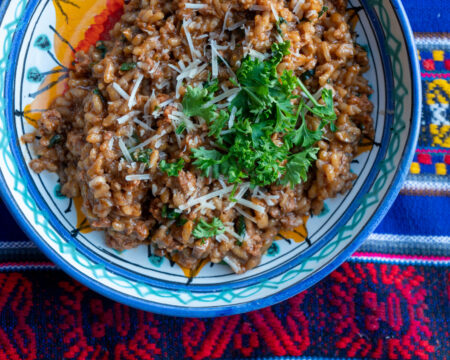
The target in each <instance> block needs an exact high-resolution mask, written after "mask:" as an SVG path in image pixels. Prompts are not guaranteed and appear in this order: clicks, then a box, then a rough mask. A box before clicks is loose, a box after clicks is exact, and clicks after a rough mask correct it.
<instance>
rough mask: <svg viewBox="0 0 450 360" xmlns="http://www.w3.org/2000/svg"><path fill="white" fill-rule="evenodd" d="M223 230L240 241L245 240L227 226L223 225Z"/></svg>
mask: <svg viewBox="0 0 450 360" xmlns="http://www.w3.org/2000/svg"><path fill="white" fill-rule="evenodd" d="M225 232H227V233H228V234H230V235H232V236H233V237H235V238H236V239H238V240H239V241H242V242H244V241H245V239H244V238H243V237H242V236H241V235H239V234H237V233H236V232H235V231H234V230H233V229H232V228H229V227H228V226H226V227H225Z"/></svg>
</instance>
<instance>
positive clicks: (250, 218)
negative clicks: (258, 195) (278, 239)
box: [234, 206, 257, 223]
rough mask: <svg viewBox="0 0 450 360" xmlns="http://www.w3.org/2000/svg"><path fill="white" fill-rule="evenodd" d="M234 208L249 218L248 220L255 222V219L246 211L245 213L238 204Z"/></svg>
mask: <svg viewBox="0 0 450 360" xmlns="http://www.w3.org/2000/svg"><path fill="white" fill-rule="evenodd" d="M234 208H235V209H236V211H237V212H238V213H239V214H241V215H242V216H243V217H245V218H247V219H249V220H250V221H253V222H254V223H257V220H256V219H255V218H254V217H253V216H251V215H249V214H247V213H246V212H245V211H244V210H242V209H241V208H240V207H239V206H235V207H234Z"/></svg>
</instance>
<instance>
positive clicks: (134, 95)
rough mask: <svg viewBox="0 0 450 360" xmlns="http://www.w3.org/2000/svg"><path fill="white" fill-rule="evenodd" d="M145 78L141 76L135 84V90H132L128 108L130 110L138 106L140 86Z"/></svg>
mask: <svg viewBox="0 0 450 360" xmlns="http://www.w3.org/2000/svg"><path fill="white" fill-rule="evenodd" d="M143 78H144V75H143V74H139V75H138V77H137V79H136V81H135V83H134V86H133V90H131V95H130V99H129V100H128V108H129V109H132V108H133V106H134V105H136V94H137V91H138V89H139V86H141V82H142V79H143Z"/></svg>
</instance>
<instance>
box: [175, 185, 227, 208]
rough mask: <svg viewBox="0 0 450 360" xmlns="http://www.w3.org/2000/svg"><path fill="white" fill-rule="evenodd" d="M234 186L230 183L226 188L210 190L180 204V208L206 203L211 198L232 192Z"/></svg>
mask: <svg viewBox="0 0 450 360" xmlns="http://www.w3.org/2000/svg"><path fill="white" fill-rule="evenodd" d="M233 187H234V186H233V185H230V186H227V187H226V188H224V189H219V190H216V191H213V192H210V193H209V194H206V195H204V196H200V197H198V198H195V199H189V201H188V202H187V203H186V204H183V205H180V206H178V208H179V209H180V210H186V209H188V208H190V207H192V206H194V205H197V204H201V203H205V202H206V201H207V200H209V199H212V198H215V197H218V196H222V195H225V194H228V193H230V192H231V191H233Z"/></svg>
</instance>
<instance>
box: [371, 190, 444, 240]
mask: <svg viewBox="0 0 450 360" xmlns="http://www.w3.org/2000/svg"><path fill="white" fill-rule="evenodd" d="M449 209H450V197H448V196H409V195H399V196H398V197H397V199H396V201H395V202H394V205H393V206H392V207H391V208H390V210H389V212H388V214H387V215H386V216H385V217H384V219H383V221H382V222H381V224H380V225H379V226H378V228H377V230H376V232H377V233H383V234H400V235H412V234H414V235H431V236H440V235H449V234H450V219H449V217H448V215H449Z"/></svg>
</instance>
